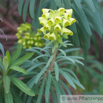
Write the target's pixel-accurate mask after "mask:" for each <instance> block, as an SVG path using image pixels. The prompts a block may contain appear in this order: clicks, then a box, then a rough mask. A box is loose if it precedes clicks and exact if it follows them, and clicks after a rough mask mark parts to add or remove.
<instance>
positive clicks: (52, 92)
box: [50, 87, 58, 103]
mask: <svg viewBox="0 0 103 103" xmlns="http://www.w3.org/2000/svg"><path fill="white" fill-rule="evenodd" d="M50 90H51V94H52V98H53V101H54V103H58V102H57V96H56V94H55V92H54V90H53V89H52V87H51V88H50Z"/></svg>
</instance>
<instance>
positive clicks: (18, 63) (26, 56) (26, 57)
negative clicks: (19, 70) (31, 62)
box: [13, 53, 34, 66]
mask: <svg viewBox="0 0 103 103" xmlns="http://www.w3.org/2000/svg"><path fill="white" fill-rule="evenodd" d="M33 54H34V53H28V54H27V55H25V56H23V57H21V58H20V59H18V60H17V61H16V62H15V63H14V64H13V65H14V66H18V65H21V64H22V63H24V62H25V61H27V60H28V59H29V58H31V57H32V56H33Z"/></svg>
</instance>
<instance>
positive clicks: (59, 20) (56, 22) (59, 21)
mask: <svg viewBox="0 0 103 103" xmlns="http://www.w3.org/2000/svg"><path fill="white" fill-rule="evenodd" d="M61 22H62V20H61V18H60V17H58V16H57V17H56V18H55V24H58V23H61Z"/></svg>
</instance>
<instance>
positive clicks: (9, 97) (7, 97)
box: [4, 91, 13, 103]
mask: <svg viewBox="0 0 103 103" xmlns="http://www.w3.org/2000/svg"><path fill="white" fill-rule="evenodd" d="M4 95H5V102H6V103H13V97H12V94H11V92H10V91H9V93H5V94H4Z"/></svg>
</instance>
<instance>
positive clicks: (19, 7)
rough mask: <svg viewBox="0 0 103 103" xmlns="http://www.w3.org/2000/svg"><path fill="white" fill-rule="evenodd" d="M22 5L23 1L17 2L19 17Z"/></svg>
mask: <svg viewBox="0 0 103 103" xmlns="http://www.w3.org/2000/svg"><path fill="white" fill-rule="evenodd" d="M23 3H24V0H19V4H18V12H19V15H21V13H22V8H23Z"/></svg>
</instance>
